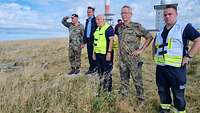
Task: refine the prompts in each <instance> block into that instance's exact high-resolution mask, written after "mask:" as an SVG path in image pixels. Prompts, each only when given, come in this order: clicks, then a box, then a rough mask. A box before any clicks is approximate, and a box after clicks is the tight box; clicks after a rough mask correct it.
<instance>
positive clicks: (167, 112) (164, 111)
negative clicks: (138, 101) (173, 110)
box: [159, 106, 170, 113]
mask: <svg viewBox="0 0 200 113" xmlns="http://www.w3.org/2000/svg"><path fill="white" fill-rule="evenodd" d="M159 109H160V111H159V113H170V109H163V108H162V107H161V106H160V108H159Z"/></svg>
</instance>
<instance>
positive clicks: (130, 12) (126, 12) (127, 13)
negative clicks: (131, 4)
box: [121, 12, 131, 15]
mask: <svg viewBox="0 0 200 113" xmlns="http://www.w3.org/2000/svg"><path fill="white" fill-rule="evenodd" d="M123 14H131V12H121V15H123Z"/></svg>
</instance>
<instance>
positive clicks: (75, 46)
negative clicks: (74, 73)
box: [62, 19, 84, 69]
mask: <svg viewBox="0 0 200 113" xmlns="http://www.w3.org/2000/svg"><path fill="white" fill-rule="evenodd" d="M62 24H63V25H64V26H65V27H67V28H68V29H69V48H68V49H69V50H68V56H69V62H70V64H71V68H72V69H79V68H80V66H81V44H82V43H83V33H84V27H83V25H82V24H81V23H79V25H78V26H75V25H73V24H72V23H71V22H67V21H66V20H64V19H63V20H62Z"/></svg>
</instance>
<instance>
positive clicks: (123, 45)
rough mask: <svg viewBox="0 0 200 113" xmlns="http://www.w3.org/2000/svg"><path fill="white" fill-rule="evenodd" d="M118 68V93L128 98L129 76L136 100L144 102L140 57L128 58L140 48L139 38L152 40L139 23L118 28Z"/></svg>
mask: <svg viewBox="0 0 200 113" xmlns="http://www.w3.org/2000/svg"><path fill="white" fill-rule="evenodd" d="M118 32H119V39H118V41H119V51H120V52H119V53H120V55H119V67H120V77H121V89H120V93H121V94H122V95H124V96H128V92H129V79H130V75H131V77H132V79H133V81H134V84H135V88H136V96H137V98H138V99H141V100H144V88H143V81H142V64H143V62H142V60H141V58H140V57H137V58H133V57H132V56H130V53H132V52H133V51H134V50H136V49H138V48H139V47H140V42H141V37H144V38H152V36H151V34H150V33H149V32H148V31H147V30H146V29H145V28H143V27H142V26H141V24H139V23H134V22H130V23H129V24H128V25H125V24H124V23H123V24H122V25H121V26H120V27H119V30H118Z"/></svg>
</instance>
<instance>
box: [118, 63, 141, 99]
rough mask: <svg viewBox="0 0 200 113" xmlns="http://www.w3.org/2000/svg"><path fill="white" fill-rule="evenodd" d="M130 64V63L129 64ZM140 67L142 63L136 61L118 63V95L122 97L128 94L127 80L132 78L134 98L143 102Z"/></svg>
mask: <svg viewBox="0 0 200 113" xmlns="http://www.w3.org/2000/svg"><path fill="white" fill-rule="evenodd" d="M130 62H132V63H130ZM142 65H143V62H137V61H122V60H120V61H119V68H120V77H121V88H120V93H121V94H122V95H123V96H128V94H129V80H130V78H132V80H133V83H134V85H135V89H136V97H137V98H138V99H139V100H144V88H143V81H142Z"/></svg>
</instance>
